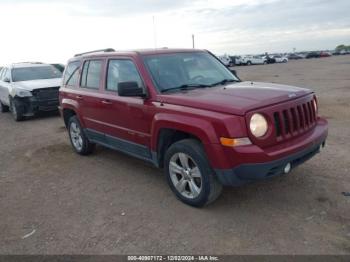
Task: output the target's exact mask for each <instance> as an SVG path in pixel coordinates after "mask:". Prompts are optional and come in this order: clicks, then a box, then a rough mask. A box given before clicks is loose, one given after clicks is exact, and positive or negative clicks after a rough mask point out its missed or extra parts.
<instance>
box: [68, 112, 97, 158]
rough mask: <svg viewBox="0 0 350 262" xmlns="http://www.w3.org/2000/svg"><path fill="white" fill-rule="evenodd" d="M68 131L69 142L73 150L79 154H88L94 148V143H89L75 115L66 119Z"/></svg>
mask: <svg viewBox="0 0 350 262" xmlns="http://www.w3.org/2000/svg"><path fill="white" fill-rule="evenodd" d="M68 132H69V138H70V142H71V144H72V146H73V148H74V150H75V151H76V152H77V153H78V154H80V155H89V154H91V153H92V152H93V151H94V149H95V144H93V143H91V142H90V141H89V140H88V138H87V137H86V135H85V134H84V132H83V129H82V128H81V125H80V122H79V120H78V118H77V117H76V116H72V117H71V118H70V119H69V121H68Z"/></svg>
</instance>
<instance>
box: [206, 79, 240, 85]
mask: <svg viewBox="0 0 350 262" xmlns="http://www.w3.org/2000/svg"><path fill="white" fill-rule="evenodd" d="M229 82H238V81H237V80H234V79H224V80H221V81H219V82H217V83H214V84H211V85H210V86H217V85H224V84H226V83H229Z"/></svg>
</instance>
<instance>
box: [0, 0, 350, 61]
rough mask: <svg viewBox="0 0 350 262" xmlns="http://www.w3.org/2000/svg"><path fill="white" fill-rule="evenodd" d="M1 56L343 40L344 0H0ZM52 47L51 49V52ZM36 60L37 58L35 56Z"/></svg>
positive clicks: (349, 26)
mask: <svg viewBox="0 0 350 262" xmlns="http://www.w3.org/2000/svg"><path fill="white" fill-rule="evenodd" d="M0 10H1V12H2V13H1V16H0V23H1V24H7V23H8V21H11V26H10V27H3V30H2V33H3V35H6V36H7V37H6V39H7V41H3V42H2V49H0V57H1V59H2V61H0V63H1V64H3V63H4V62H3V61H9V62H12V61H13V60H28V59H35V58H36V57H39V58H40V59H41V60H44V59H45V61H47V60H50V61H54V60H59V61H65V60H66V59H68V58H69V57H70V56H71V55H72V54H74V53H75V52H82V51H86V50H89V49H98V48H103V47H114V48H116V49H131V48H150V47H151V48H152V47H154V43H155V41H154V31H153V29H154V27H153V24H152V17H153V16H155V21H156V25H155V29H156V43H157V46H158V47H163V46H167V47H191V46H192V42H191V41H192V38H191V35H192V34H195V36H196V47H198V48H204V49H210V50H212V51H214V52H215V53H217V54H223V53H232V54H240V53H261V52H265V51H272V52H278V51H291V50H292V49H293V48H294V47H296V48H297V50H312V49H331V48H334V47H335V46H336V45H338V44H342V43H344V44H350V34H349V30H350V16H349V15H348V11H349V10H350V1H349V0H333V1H328V0H305V1H295V0H264V1H263V0H192V1H190V0H177V1H174V0H133V1H130V0H128V1H126V0H117V1H115V0H84V1H83V0H76V1H69V0H60V1H58V0H51V1H47V0H17V1H12V0H0ZM52 50H54V52H53V51H52ZM35 60H38V59H35Z"/></svg>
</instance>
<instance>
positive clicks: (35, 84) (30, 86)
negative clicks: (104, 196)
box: [13, 78, 62, 91]
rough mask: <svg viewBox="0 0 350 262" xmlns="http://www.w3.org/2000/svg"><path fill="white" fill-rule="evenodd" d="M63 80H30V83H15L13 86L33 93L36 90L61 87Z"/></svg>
mask: <svg viewBox="0 0 350 262" xmlns="http://www.w3.org/2000/svg"><path fill="white" fill-rule="evenodd" d="M61 82H62V79H61V78H52V79H40V80H30V81H21V82H14V83H13V86H14V87H18V88H21V89H25V90H28V91H33V90H35V89H40V88H48V87H56V86H57V87H59V86H60V85H61Z"/></svg>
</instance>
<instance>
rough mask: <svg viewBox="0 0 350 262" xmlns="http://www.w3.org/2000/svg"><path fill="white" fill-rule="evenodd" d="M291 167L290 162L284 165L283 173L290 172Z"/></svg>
mask: <svg viewBox="0 0 350 262" xmlns="http://www.w3.org/2000/svg"><path fill="white" fill-rule="evenodd" d="M291 169H292V165H291V164H290V163H288V164H287V165H286V166H285V167H284V170H283V171H284V173H285V174H288V173H289V172H290V170H291Z"/></svg>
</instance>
